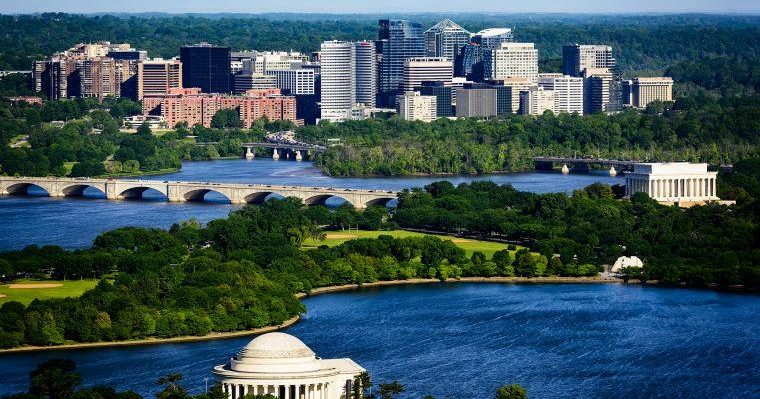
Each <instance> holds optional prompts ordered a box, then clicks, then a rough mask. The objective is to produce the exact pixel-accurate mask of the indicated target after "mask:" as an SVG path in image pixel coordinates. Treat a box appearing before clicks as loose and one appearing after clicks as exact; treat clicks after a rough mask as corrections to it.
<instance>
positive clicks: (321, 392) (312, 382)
mask: <svg viewBox="0 0 760 399" xmlns="http://www.w3.org/2000/svg"><path fill="white" fill-rule="evenodd" d="M364 371H366V370H365V369H364V368H363V367H361V366H359V365H358V364H356V362H354V361H353V360H351V359H348V358H343V359H322V358H319V357H317V356H316V355H315V354H314V352H313V351H312V350H311V349H309V347H308V346H306V345H305V344H304V343H303V342H301V340H299V339H298V338H296V337H294V336H292V335H289V334H285V333H280V332H273V333H268V334H264V335H260V336H258V337H256V338H255V339H254V340H253V341H251V342H250V343H249V344H248V345H246V346H245V347H244V348H243V349H241V350H240V352H238V353H237V356H235V357H233V358H231V359H230V361H229V362H228V363H227V364H223V365H219V366H216V367H214V371H213V372H214V377H215V378H216V380H217V381H218V382H219V383H220V384H221V385H222V389H223V391H224V392H225V393H226V394H227V397H228V398H229V399H241V398H243V397H244V396H245V395H266V394H269V395H272V396H274V397H276V398H279V399H341V398H349V397H351V392H352V385H353V380H354V377H356V376H357V375H359V374H360V373H362V372H364Z"/></svg>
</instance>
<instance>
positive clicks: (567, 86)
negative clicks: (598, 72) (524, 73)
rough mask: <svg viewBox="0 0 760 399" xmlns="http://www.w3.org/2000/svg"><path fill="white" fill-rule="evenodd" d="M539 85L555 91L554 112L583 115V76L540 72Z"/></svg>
mask: <svg viewBox="0 0 760 399" xmlns="http://www.w3.org/2000/svg"><path fill="white" fill-rule="evenodd" d="M538 85H539V86H540V87H543V88H544V90H551V91H553V92H554V112H555V113H558V114H559V113H562V112H566V113H568V114H572V113H577V114H578V115H583V78H578V77H574V76H566V75H562V74H561V73H560V74H540V75H539V76H538Z"/></svg>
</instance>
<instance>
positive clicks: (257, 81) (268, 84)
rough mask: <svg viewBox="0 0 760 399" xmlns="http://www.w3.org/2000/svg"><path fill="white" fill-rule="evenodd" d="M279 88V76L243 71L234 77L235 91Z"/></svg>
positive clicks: (237, 92)
mask: <svg viewBox="0 0 760 399" xmlns="http://www.w3.org/2000/svg"><path fill="white" fill-rule="evenodd" d="M276 88H277V76H275V75H265V74H263V73H255V72H254V73H247V72H241V73H239V74H237V75H235V77H234V78H233V92H234V93H235V94H245V92H247V91H248V90H265V89H276Z"/></svg>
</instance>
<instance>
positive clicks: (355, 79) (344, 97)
mask: <svg viewBox="0 0 760 399" xmlns="http://www.w3.org/2000/svg"><path fill="white" fill-rule="evenodd" d="M320 60H321V67H320V71H321V72H320V87H321V88H320V91H321V104H320V107H321V115H322V119H327V120H331V121H343V120H346V119H349V118H350V116H351V109H352V107H353V106H354V105H355V104H363V105H364V106H366V107H370V108H371V107H374V101H373V98H374V97H375V96H376V94H377V93H376V89H375V88H376V86H375V81H376V75H375V71H376V69H375V64H374V52H373V51H372V43H368V42H341V41H328V42H324V43H322V46H321V51H320Z"/></svg>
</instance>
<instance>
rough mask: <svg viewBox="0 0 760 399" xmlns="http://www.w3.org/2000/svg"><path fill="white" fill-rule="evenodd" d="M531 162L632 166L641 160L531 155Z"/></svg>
mask: <svg viewBox="0 0 760 399" xmlns="http://www.w3.org/2000/svg"><path fill="white" fill-rule="evenodd" d="M533 162H536V163H539V162H543V163H561V164H563V165H567V164H586V165H588V164H594V165H606V166H613V167H614V166H618V167H626V168H632V167H633V165H635V164H637V163H641V161H619V160H617V159H602V158H573V157H533Z"/></svg>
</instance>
